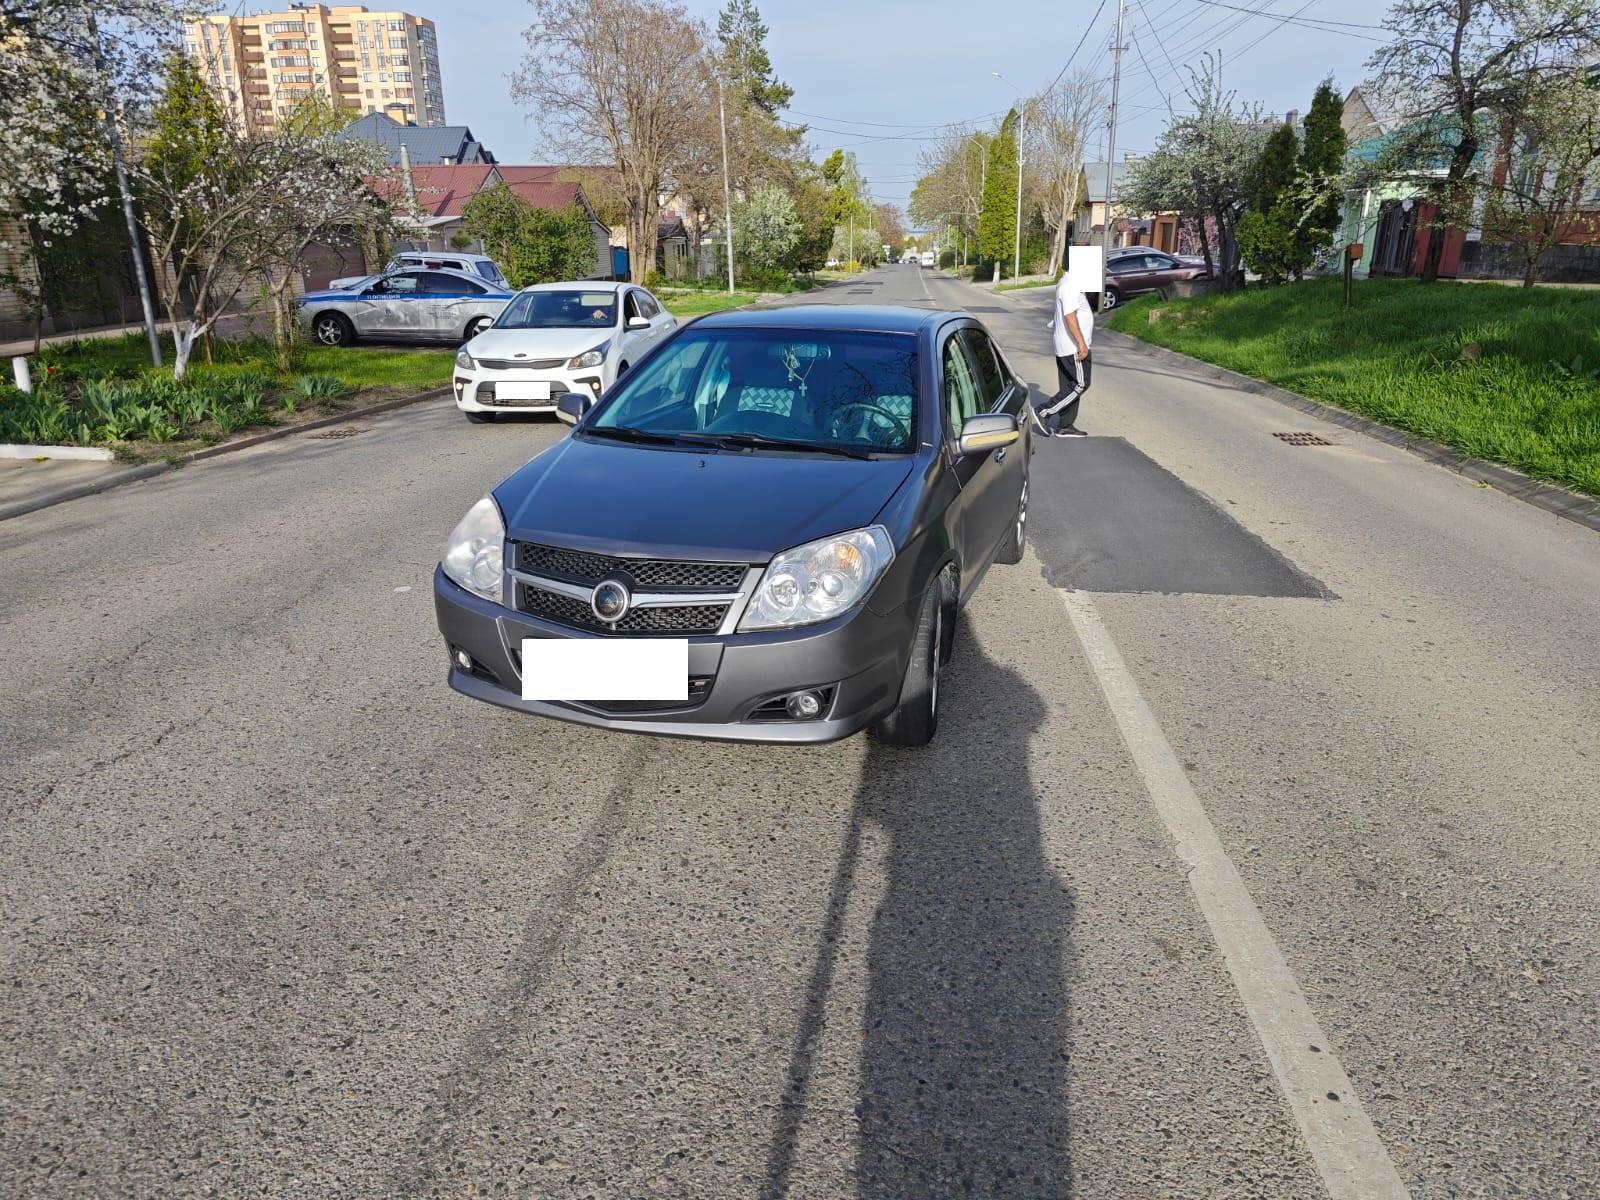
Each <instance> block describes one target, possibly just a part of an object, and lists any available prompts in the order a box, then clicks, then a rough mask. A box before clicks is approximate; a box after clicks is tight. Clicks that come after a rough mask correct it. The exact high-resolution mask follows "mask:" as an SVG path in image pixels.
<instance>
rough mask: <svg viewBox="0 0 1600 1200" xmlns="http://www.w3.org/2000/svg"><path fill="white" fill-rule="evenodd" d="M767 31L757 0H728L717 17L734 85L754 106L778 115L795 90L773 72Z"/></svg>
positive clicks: (718, 28) (725, 56)
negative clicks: (781, 81) (768, 52)
mask: <svg viewBox="0 0 1600 1200" xmlns="http://www.w3.org/2000/svg"><path fill="white" fill-rule="evenodd" d="M767 32H768V31H767V27H766V25H764V24H763V23H762V21H761V13H760V11H759V10H758V9H757V8H756V6H755V0H728V3H727V4H726V5H725V6H723V9H722V12H721V13H720V14H719V15H718V17H717V41H718V42H719V43H721V45H722V55H723V61H724V62H725V63H727V65H728V68H729V71H730V74H731V75H732V82H733V84H734V86H735V87H737V88H740V89H742V90H743V91H744V93H745V96H746V97H747V98H748V100H749V101H750V103H751V105H753V106H754V107H756V108H758V109H760V110H761V111H762V112H764V113H766V114H767V116H769V117H774V116H777V114H778V111H779V110H780V109H782V108H784V107H785V106H787V105H788V103H789V101H790V100H792V99H793V98H794V89H793V88H792V87H789V86H788V85H787V84H784V83H780V82H779V81H778V78H777V76H776V75H775V74H774V73H773V70H772V58H771V56H769V55H768V54H767Z"/></svg>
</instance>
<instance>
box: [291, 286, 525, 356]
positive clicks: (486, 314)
mask: <svg viewBox="0 0 1600 1200" xmlns="http://www.w3.org/2000/svg"><path fill="white" fill-rule="evenodd" d="M512 295H513V293H512V292H508V291H504V290H502V289H500V288H497V287H495V286H494V285H493V284H490V283H487V282H485V281H484V280H482V279H478V278H475V277H474V276H472V275H469V274H468V273H467V272H465V271H446V270H425V271H392V272H390V273H389V274H387V275H380V276H377V277H375V278H373V279H372V280H370V281H369V282H368V283H367V284H365V285H364V286H363V287H362V288H361V289H360V290H359V291H352V290H343V289H335V290H330V291H323V292H307V293H306V294H305V295H304V296H302V297H301V298H300V323H301V324H302V325H304V326H305V327H306V328H307V329H309V330H310V331H311V336H312V337H314V338H315V339H316V340H317V341H318V342H320V343H321V344H322V345H324V346H348V345H350V343H352V342H354V341H355V340H356V339H357V338H395V339H402V340H405V341H441V342H465V341H468V340H469V339H471V338H473V337H475V336H476V335H477V334H478V333H480V332H481V331H482V330H485V329H487V328H488V327H489V326H490V325H491V324H492V323H493V321H494V319H495V318H496V317H498V316H499V315H500V310H501V309H503V308H504V307H505V306H506V305H507V304H509V303H510V302H511V297H512Z"/></svg>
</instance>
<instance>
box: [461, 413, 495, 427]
mask: <svg viewBox="0 0 1600 1200" xmlns="http://www.w3.org/2000/svg"><path fill="white" fill-rule="evenodd" d="M466 416H467V420H469V421H471V422H472V423H473V424H474V425H487V424H489V422H490V421H493V420H494V414H493V413H488V412H469V413H467V414H466Z"/></svg>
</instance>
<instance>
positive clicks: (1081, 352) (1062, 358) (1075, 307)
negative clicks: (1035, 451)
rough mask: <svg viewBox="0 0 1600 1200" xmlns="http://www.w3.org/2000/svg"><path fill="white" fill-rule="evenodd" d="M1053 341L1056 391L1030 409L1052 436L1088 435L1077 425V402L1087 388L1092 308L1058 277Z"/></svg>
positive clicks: (1052, 320) (1065, 281) (1043, 428)
mask: <svg viewBox="0 0 1600 1200" xmlns="http://www.w3.org/2000/svg"><path fill="white" fill-rule="evenodd" d="M1050 331H1051V337H1052V338H1053V340H1054V342H1055V354H1056V381H1057V384H1058V386H1057V389H1056V394H1055V395H1054V396H1052V397H1051V398H1050V399H1048V400H1046V401H1044V402H1043V403H1041V404H1040V405H1039V406H1038V407H1036V408H1032V407H1030V408H1029V410H1028V411H1029V412H1031V413H1032V414H1033V423H1034V424H1035V425H1036V426H1038V429H1039V432H1040V433H1042V434H1045V435H1046V436H1054V437H1088V436H1089V435H1088V434H1086V433H1084V431H1083V430H1081V429H1079V428H1078V424H1077V421H1078V402H1079V401H1080V400H1082V399H1083V394H1084V393H1085V392H1086V391H1088V390H1089V344H1090V342H1092V341H1093V340H1094V309H1092V308H1090V307H1089V298H1088V297H1087V296H1085V295H1084V294H1083V293H1082V292H1080V291H1078V289H1077V288H1075V287H1073V286H1072V285H1071V284H1070V283H1069V282H1068V281H1067V276H1065V275H1063V276H1062V277H1061V282H1060V283H1059V284H1057V285H1056V299H1055V311H1054V312H1053V314H1052V316H1051V319H1050Z"/></svg>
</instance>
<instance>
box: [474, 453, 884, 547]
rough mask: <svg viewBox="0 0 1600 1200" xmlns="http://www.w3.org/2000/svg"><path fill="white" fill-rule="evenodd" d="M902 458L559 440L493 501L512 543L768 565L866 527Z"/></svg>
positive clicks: (497, 491) (881, 503)
mask: <svg viewBox="0 0 1600 1200" xmlns="http://www.w3.org/2000/svg"><path fill="white" fill-rule="evenodd" d="M911 468H912V459H911V457H910V456H905V457H899V456H897V457H894V458H882V459H872V460H866V459H852V458H834V457H831V456H824V455H798V454H768V453H765V452H761V453H747V452H744V451H715V452H709V453H704V454H701V453H695V452H692V451H683V450H671V449H660V448H655V447H650V446H635V445H629V444H626V443H613V442H605V441H590V440H587V439H584V438H577V437H568V438H565V439H564V440H562V441H561V442H559V443H557V444H556V445H555V446H552V447H551V448H550V449H548V450H546V451H545V452H544V453H543V454H541V455H539V457H537V458H535V459H534V460H533V461H532V462H530V463H528V464H527V465H526V466H525V467H523V468H522V469H521V470H520V471H517V472H516V473H515V474H514V475H512V476H510V477H509V478H508V479H506V480H505V481H504V482H502V483H501V484H500V486H499V487H497V488H495V490H494V497H495V499H496V500H497V501H498V502H499V504H500V511H501V512H502V513H503V514H504V515H505V520H506V535H507V537H509V538H511V539H513V540H520V541H533V542H546V543H551V544H554V545H560V546H567V547H571V548H573V549H580V550H592V551H597V552H602V553H607V554H625V555H627V554H648V555H653V556H659V557H662V558H703V559H709V560H713V561H718V560H720V561H729V560H732V561H738V562H765V561H766V560H767V559H769V558H771V557H772V555H774V554H776V553H777V552H778V551H780V550H786V549H788V548H789V547H791V546H798V545H800V544H802V543H804V542H809V541H812V540H814V539H816V538H819V537H824V536H826V535H827V534H830V533H839V532H842V531H843V530H846V529H857V528H860V527H861V526H863V525H870V524H872V522H873V520H874V519H875V518H876V517H877V515H878V513H879V511H881V510H882V508H883V506H884V505H885V504H886V503H887V502H888V500H889V497H890V496H892V495H894V492H895V489H896V488H898V487H899V486H900V485H901V483H903V482H904V481H905V478H906V476H907V475H909V474H910V473H911Z"/></svg>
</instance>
